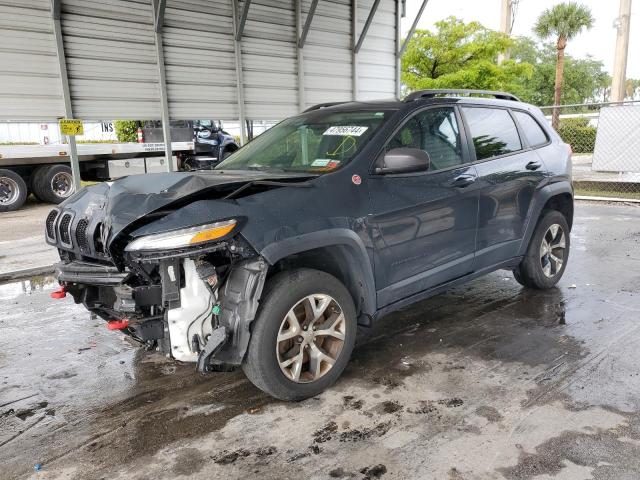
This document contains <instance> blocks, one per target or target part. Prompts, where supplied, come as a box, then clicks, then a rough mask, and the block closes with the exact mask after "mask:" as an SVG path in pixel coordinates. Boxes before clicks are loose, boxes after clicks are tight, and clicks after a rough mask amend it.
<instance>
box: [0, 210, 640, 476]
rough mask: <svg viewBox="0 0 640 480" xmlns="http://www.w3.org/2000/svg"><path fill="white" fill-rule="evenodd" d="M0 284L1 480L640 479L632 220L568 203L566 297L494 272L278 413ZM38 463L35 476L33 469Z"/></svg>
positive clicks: (638, 215) (30, 284)
mask: <svg viewBox="0 0 640 480" xmlns="http://www.w3.org/2000/svg"><path fill="white" fill-rule="evenodd" d="M53 288H54V282H53V279H52V278H46V277H45V278H34V279H31V280H30V281H26V282H18V283H12V284H6V285H2V286H0V341H1V345H2V348H1V349H0V466H1V467H0V478H2V479H5V478H7V479H12V478H28V477H33V478H42V479H44V478H46V479H57V478H69V479H75V478H78V479H85V478H91V479H92V478H105V479H114V478H127V479H129V478H132V479H141V480H142V479H173V478H189V477H194V478H196V477H197V478H223V479H230V478H264V479H271V478H273V479H285V478H296V479H300V478H314V479H316V478H317V479H324V478H345V479H346V478H355V479H363V478H368V479H373V478H383V479H387V478H389V479H405V478H419V479H450V480H458V479H501V478H506V479H536V480H543V479H550V478H554V479H587V478H595V479H637V478H640V368H639V365H640V295H639V294H638V292H639V290H640V207H639V206H628V205H627V206H625V205H616V206H614V205H601V204H600V205H599V204H589V203H580V202H579V203H578V204H577V205H576V220H575V226H574V230H573V234H572V251H571V256H570V260H569V266H568V269H567V271H566V273H565V277H564V278H563V280H562V281H561V282H560V284H559V286H558V288H555V289H552V290H549V291H546V292H538V291H528V290H524V289H522V288H521V287H520V286H519V285H518V284H517V283H516V282H515V281H514V280H513V278H512V276H511V274H510V273H509V272H497V273H494V274H492V275H490V276H488V277H485V278H482V279H479V280H476V281H474V282H472V283H470V284H468V285H465V286H463V287H460V288H456V289H454V290H452V291H450V292H448V293H445V294H442V295H439V296H437V297H434V298H432V299H430V300H427V301H424V302H422V303H420V304H417V305H414V306H412V307H410V308H407V309H405V310H403V311H401V312H398V313H396V314H393V315H391V316H389V317H387V318H385V319H384V320H382V321H381V322H380V323H379V324H378V325H376V327H375V328H374V329H373V330H372V331H371V332H370V333H369V334H368V335H367V336H366V338H363V339H362V340H361V342H360V346H359V347H357V349H356V351H355V352H354V355H353V358H352V361H351V363H350V366H349V367H348V368H347V370H346V372H345V374H344V375H343V377H342V379H341V380H340V381H339V382H338V383H337V385H336V386H335V387H334V388H332V389H331V390H330V391H328V392H326V393H324V394H322V395H320V396H318V397H316V398H312V399H309V400H307V401H304V402H301V403H289V404H288V403H284V402H279V401H274V400H272V399H270V398H269V397H267V396H266V395H265V394H263V393H261V392H260V391H259V390H257V389H256V388H254V387H253V386H252V385H251V384H250V383H249V382H248V381H247V380H246V379H245V378H244V376H243V374H242V372H241V371H238V372H233V373H218V374H212V375H210V376H200V375H197V374H196V373H195V372H194V368H193V366H192V365H178V364H176V363H174V362H171V361H168V360H166V359H165V358H163V357H161V356H158V355H157V354H149V353H146V352H144V351H142V350H140V349H138V348H135V347H133V346H131V345H130V344H129V343H127V342H125V341H123V339H122V338H121V336H120V335H118V334H116V333H113V332H110V331H108V330H107V329H106V328H105V326H104V324H103V322H101V321H99V320H90V319H89V316H88V314H87V313H86V312H85V311H84V310H83V309H82V308H81V307H79V306H76V305H74V304H73V303H72V301H71V300H70V299H65V300H61V301H53V300H50V299H49V296H48V293H49V292H50V291H51V290H53ZM35 464H41V470H40V471H39V472H35V471H34V465H35Z"/></svg>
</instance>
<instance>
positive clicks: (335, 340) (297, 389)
mask: <svg viewBox="0 0 640 480" xmlns="http://www.w3.org/2000/svg"><path fill="white" fill-rule="evenodd" d="M318 312H321V313H318ZM314 318H315V320H314ZM356 323H357V319H356V311H355V307H354V304H353V299H352V297H351V294H350V293H349V291H348V290H347V289H346V287H345V286H344V285H343V284H342V283H340V281H338V280H337V279H336V278H335V277H333V276H331V275H329V274H327V273H324V272H321V271H318V270H311V269H298V270H292V271H288V272H282V273H279V274H277V275H275V276H274V277H272V278H271V279H269V281H268V283H267V285H266V287H265V291H264V293H263V296H262V299H261V301H260V308H259V310H258V314H257V315H256V319H255V320H254V322H253V324H252V332H251V340H250V341H249V348H248V350H247V355H246V358H245V360H244V362H243V364H242V368H243V370H244V373H245V375H246V376H247V377H248V378H249V380H250V381H251V382H252V383H253V384H254V385H255V386H256V387H258V388H259V389H261V390H263V391H264V392H266V393H268V394H269V395H271V396H273V397H275V398H278V399H280V400H303V399H305V398H309V397H313V396H314V395H317V394H319V393H321V392H322V391H324V390H325V389H327V388H328V387H330V386H331V385H332V384H333V383H334V382H335V381H336V380H337V379H338V378H339V377H340V375H341V374H342V372H343V370H344V368H345V367H346V365H347V363H348V361H349V357H350V356H351V352H352V350H353V346H354V344H355V338H356V329H357V325H356ZM285 327H286V328H285ZM298 365H299V366H298Z"/></svg>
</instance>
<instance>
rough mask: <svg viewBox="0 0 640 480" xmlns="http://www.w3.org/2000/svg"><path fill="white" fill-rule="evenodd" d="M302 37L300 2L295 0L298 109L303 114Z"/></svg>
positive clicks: (304, 94) (304, 103)
mask: <svg viewBox="0 0 640 480" xmlns="http://www.w3.org/2000/svg"><path fill="white" fill-rule="evenodd" d="M301 36H302V0H296V40H297V41H296V47H297V53H298V109H299V110H300V111H301V112H303V111H304V110H305V107H306V103H307V100H306V92H305V89H304V53H303V48H304V47H303V46H301V45H300V41H299V39H300V37H301Z"/></svg>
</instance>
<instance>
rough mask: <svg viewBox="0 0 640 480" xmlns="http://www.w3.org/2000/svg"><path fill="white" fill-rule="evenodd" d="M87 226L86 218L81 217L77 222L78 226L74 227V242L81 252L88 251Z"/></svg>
mask: <svg viewBox="0 0 640 480" xmlns="http://www.w3.org/2000/svg"><path fill="white" fill-rule="evenodd" d="M88 226H89V222H88V221H87V220H86V219H84V218H81V219H80V221H79V222H78V226H77V227H76V243H77V244H78V246H79V247H80V250H82V251H83V252H88V251H89V241H88V239H87V227H88Z"/></svg>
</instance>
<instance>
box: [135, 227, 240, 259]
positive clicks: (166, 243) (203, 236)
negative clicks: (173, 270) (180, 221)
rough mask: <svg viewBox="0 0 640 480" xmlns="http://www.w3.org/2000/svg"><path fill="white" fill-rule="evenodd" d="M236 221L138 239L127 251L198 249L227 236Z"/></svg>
mask: <svg viewBox="0 0 640 480" xmlns="http://www.w3.org/2000/svg"><path fill="white" fill-rule="evenodd" d="M236 225H237V222H236V220H234V219H231V220H225V221H222V222H215V223H208V224H206V225H199V226H197V227H190V228H182V229H180V230H173V231H171V232H165V233H156V234H153V235H145V236H144V237H140V238H136V239H135V240H134V241H133V242H131V243H130V244H129V245H127V247H126V248H125V250H126V251H127V252H138V251H147V250H169V249H172V248H185V247H196V246H199V245H202V244H204V243H207V242H211V241H213V240H219V239H221V238H223V237H225V236H227V235H228V234H229V233H231V231H232V230H233V229H234V228H235V227H236Z"/></svg>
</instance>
